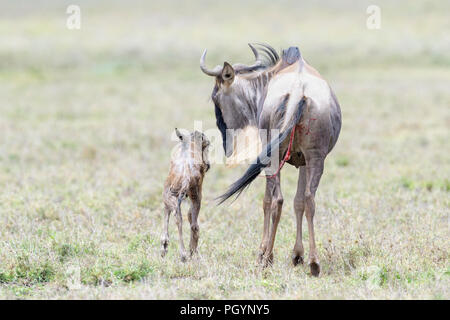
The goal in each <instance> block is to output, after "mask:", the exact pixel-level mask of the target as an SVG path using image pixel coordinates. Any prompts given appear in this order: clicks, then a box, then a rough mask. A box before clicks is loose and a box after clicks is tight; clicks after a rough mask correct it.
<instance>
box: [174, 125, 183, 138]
mask: <svg viewBox="0 0 450 320" xmlns="http://www.w3.org/2000/svg"><path fill="white" fill-rule="evenodd" d="M175 133H176V135H177V137H178V139H180V141H183V135H182V134H181V132H180V131H178V128H175Z"/></svg>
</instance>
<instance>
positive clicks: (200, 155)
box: [161, 128, 209, 262]
mask: <svg viewBox="0 0 450 320" xmlns="http://www.w3.org/2000/svg"><path fill="white" fill-rule="evenodd" d="M175 132H176V134H177V136H178V138H179V139H180V143H179V144H178V145H177V146H176V150H175V152H174V153H173V155H172V161H171V163H170V171H169V176H168V177H167V179H166V183H165V184H164V193H163V197H164V206H165V208H164V231H163V235H162V237H161V256H163V257H164V256H165V255H166V253H167V246H168V244H169V217H170V213H171V212H172V211H175V215H176V219H177V226H178V236H179V238H180V255H181V261H183V262H184V261H186V251H185V249H184V243H183V232H182V224H183V223H182V216H181V202H182V201H183V199H184V198H186V197H189V199H190V201H191V207H190V208H189V213H188V219H189V222H190V224H191V241H190V243H189V248H190V252H191V256H192V255H193V254H194V253H196V252H197V244H198V237H199V227H198V223H197V218H198V213H199V211H200V204H201V201H202V183H203V177H204V176H205V173H206V171H208V169H209V161H208V146H209V140H208V138H207V137H206V136H205V135H204V134H203V133H201V132H198V131H194V132H193V133H190V134H188V135H184V134H182V133H181V132H179V131H178V129H176V128H175Z"/></svg>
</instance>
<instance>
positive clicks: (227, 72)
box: [221, 61, 235, 85]
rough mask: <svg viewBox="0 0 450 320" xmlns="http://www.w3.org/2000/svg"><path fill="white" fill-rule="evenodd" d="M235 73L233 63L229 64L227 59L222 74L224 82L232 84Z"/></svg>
mask: <svg viewBox="0 0 450 320" xmlns="http://www.w3.org/2000/svg"><path fill="white" fill-rule="evenodd" d="M234 75H235V72H234V69H233V67H232V66H231V64H229V63H228V62H226V61H225V62H224V63H223V68H222V74H221V77H222V80H223V82H224V83H225V84H227V85H230V84H232V83H233V80H234Z"/></svg>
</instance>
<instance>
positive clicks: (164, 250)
mask: <svg viewBox="0 0 450 320" xmlns="http://www.w3.org/2000/svg"><path fill="white" fill-rule="evenodd" d="M171 212H172V209H171V208H170V206H168V205H167V204H166V205H165V206H164V229H163V234H162V236H161V257H164V256H165V255H166V253H167V247H168V246H169V218H170V213H171Z"/></svg>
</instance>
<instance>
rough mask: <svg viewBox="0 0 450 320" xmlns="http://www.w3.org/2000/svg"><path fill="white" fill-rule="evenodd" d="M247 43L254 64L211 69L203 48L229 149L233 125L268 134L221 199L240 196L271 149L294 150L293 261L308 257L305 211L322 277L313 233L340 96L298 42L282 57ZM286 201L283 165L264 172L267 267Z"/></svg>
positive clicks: (314, 268) (313, 260)
mask: <svg viewBox="0 0 450 320" xmlns="http://www.w3.org/2000/svg"><path fill="white" fill-rule="evenodd" d="M249 46H250V48H251V50H252V51H253V53H254V55H255V58H256V61H255V63H254V64H253V65H250V66H246V65H243V64H235V65H233V66H232V65H230V64H229V63H227V62H225V63H224V64H223V66H220V65H219V66H216V67H215V68H214V69H209V68H207V67H206V65H205V56H206V50H205V51H204V52H203V55H202V57H201V59H200V68H201V70H202V71H203V72H204V73H205V74H207V75H209V76H213V77H215V86H214V89H213V92H212V100H213V102H214V105H215V113H216V120H217V126H218V128H219V130H220V131H221V133H222V138H223V146H224V150H225V154H226V156H227V157H229V156H230V155H231V153H232V152H233V150H232V149H233V145H234V144H233V139H234V138H235V137H233V135H232V134H229V133H227V131H229V130H228V129H234V130H236V129H244V130H245V128H247V127H256V128H258V129H265V130H261V131H260V132H262V133H261V134H262V135H267V136H266V137H264V138H265V139H261V140H264V141H270V143H268V144H267V145H266V146H265V149H264V151H263V152H262V153H261V154H260V155H259V156H258V158H257V160H256V161H255V162H254V163H253V164H252V165H250V167H249V168H248V169H247V171H246V172H245V174H244V175H243V176H242V177H241V178H240V179H239V180H237V181H236V182H235V183H233V184H232V185H231V186H230V188H229V189H228V191H227V192H226V193H225V194H223V195H222V196H221V197H220V199H221V202H223V201H225V200H226V199H228V198H229V197H231V196H232V195H233V194H236V193H238V195H239V194H240V193H241V192H242V191H243V190H244V188H245V187H247V186H248V185H249V184H250V183H251V182H252V181H253V180H254V179H255V178H256V177H257V176H258V175H259V174H260V172H261V171H262V170H263V169H267V167H268V166H269V165H270V160H271V159H270V157H271V155H272V154H274V153H276V152H278V155H279V158H280V159H282V158H283V157H284V155H285V154H286V153H287V152H288V151H289V152H288V153H289V154H291V156H290V158H289V160H288V161H287V162H288V163H290V164H291V165H294V166H295V167H297V168H298V167H299V168H300V170H299V178H298V186H297V193H296V195H295V199H294V209H295V215H296V219H297V237H296V242H295V246H294V250H293V255H292V262H293V264H294V265H297V264H298V263H303V259H304V249H303V244H302V219H303V212H304V211H305V212H306V219H307V221H308V230H309V249H310V251H309V265H310V269H311V273H312V274H313V275H314V276H318V275H319V273H320V265H319V258H318V254H317V249H316V243H315V240H314V223H313V217H314V212H315V202H314V196H315V194H316V190H317V187H318V185H319V180H320V177H321V176H322V172H323V168H324V160H325V157H326V156H327V154H328V153H329V152H330V151H331V150H332V149H333V147H334V145H335V144H336V141H337V139H338V136H339V132H340V129H341V111H340V107H339V103H338V101H337V99H336V96H335V95H334V93H333V91H332V90H331V88H330V86H329V85H328V84H327V82H326V81H325V80H324V79H323V78H322V77H321V75H320V74H319V73H318V72H317V71H316V70H315V69H314V68H313V67H311V66H310V65H308V64H307V63H306V61H305V60H304V59H303V57H302V56H301V54H300V51H299V50H298V48H296V47H290V48H289V49H287V50H283V52H282V55H281V58H280V57H279V55H278V54H277V52H276V51H275V50H274V49H273V48H272V47H270V46H268V45H261V44H260V45H259V47H257V48H255V47H254V46H253V45H251V44H249ZM272 129H279V134H277V135H276V136H271V130H272ZM289 136H292V138H291V139H290V138H289ZM262 138H263V137H262ZM286 160H287V159H286ZM282 205H283V196H282V194H281V189H280V173H279V171H278V172H277V173H276V174H275V175H274V176H273V177H271V178H267V179H266V192H265V196H264V204H263V209H264V231H263V237H262V241H261V245H260V253H259V261H260V263H262V264H263V265H264V266H267V265H268V264H271V263H272V262H273V245H274V240H275V234H276V232H277V226H278V222H279V220H280V216H281V208H282ZM270 217H272V226H270Z"/></svg>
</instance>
